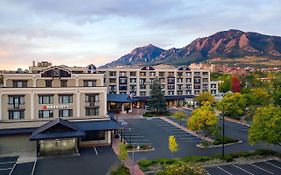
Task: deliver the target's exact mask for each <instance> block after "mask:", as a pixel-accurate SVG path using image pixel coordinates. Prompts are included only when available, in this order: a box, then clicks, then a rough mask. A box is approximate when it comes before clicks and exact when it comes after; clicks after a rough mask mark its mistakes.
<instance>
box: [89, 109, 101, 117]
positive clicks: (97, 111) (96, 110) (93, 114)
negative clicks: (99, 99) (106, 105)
mask: <svg viewBox="0 0 281 175" xmlns="http://www.w3.org/2000/svg"><path fill="white" fill-rule="evenodd" d="M95 115H99V108H86V116H95Z"/></svg>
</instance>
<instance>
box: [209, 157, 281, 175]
mask: <svg viewBox="0 0 281 175" xmlns="http://www.w3.org/2000/svg"><path fill="white" fill-rule="evenodd" d="M205 169H206V170H207V172H208V174H209V175H280V174H281V162H280V161H278V160H267V161H260V162H253V163H248V164H230V165H218V166H212V167H207V168H205Z"/></svg>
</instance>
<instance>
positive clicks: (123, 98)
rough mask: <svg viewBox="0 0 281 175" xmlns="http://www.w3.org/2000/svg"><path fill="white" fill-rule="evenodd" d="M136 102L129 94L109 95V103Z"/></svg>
mask: <svg viewBox="0 0 281 175" xmlns="http://www.w3.org/2000/svg"><path fill="white" fill-rule="evenodd" d="M134 101H135V100H134V99H133V98H132V97H131V96H130V95H128V94H107V102H117V103H132V102H134Z"/></svg>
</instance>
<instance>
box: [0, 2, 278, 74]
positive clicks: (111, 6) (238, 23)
mask: <svg viewBox="0 0 281 175" xmlns="http://www.w3.org/2000/svg"><path fill="white" fill-rule="evenodd" d="M280 11H281V1H279V0H248V1H245V0H213V1H211V0H200V1H193V0H179V1H171V0H118V1H117V0H102V1H101V0H81V1H74V0H73V1H72V0H48V1H46V0H29V1H22V0H3V1H1V4H0V33H1V36H0V45H1V47H0V60H1V63H2V64H1V65H0V69H1V68H14V67H15V65H16V67H20V66H23V67H27V66H28V65H30V64H31V62H32V60H33V59H36V60H38V61H40V59H44V60H50V61H53V62H54V64H72V65H75V64H77V65H81V64H84V65H87V64H89V63H94V64H97V65H101V64H105V63H107V62H109V61H111V60H113V59H117V58H118V57H120V56H122V55H124V54H126V53H127V52H129V51H130V50H132V49H133V48H135V47H139V46H142V45H147V44H150V43H151V44H154V45H157V46H160V47H163V48H165V49H168V48H170V47H183V46H185V45H187V44H188V43H189V42H191V41H192V40H193V39H196V38H198V37H203V36H208V35H210V34H213V33H215V32H218V31H221V30H228V29H230V28H236V29H240V30H244V31H256V32H261V33H265V34H273V35H280V28H281V23H280V18H281V13H280ZM29 62H30V64H29Z"/></svg>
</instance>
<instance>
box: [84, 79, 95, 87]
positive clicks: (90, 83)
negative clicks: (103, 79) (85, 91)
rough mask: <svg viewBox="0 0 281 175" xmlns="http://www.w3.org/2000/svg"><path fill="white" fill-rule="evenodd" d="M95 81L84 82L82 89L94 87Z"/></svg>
mask: <svg viewBox="0 0 281 175" xmlns="http://www.w3.org/2000/svg"><path fill="white" fill-rule="evenodd" d="M96 82H97V80H84V87H95V86H96Z"/></svg>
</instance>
